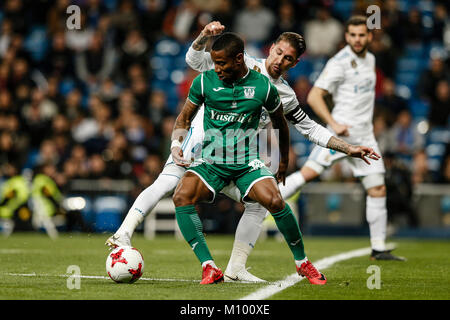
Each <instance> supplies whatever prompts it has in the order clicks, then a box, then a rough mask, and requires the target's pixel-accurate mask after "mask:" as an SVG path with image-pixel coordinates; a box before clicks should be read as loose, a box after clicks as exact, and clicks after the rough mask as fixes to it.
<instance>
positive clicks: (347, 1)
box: [332, 0, 354, 20]
mask: <svg viewBox="0 0 450 320" xmlns="http://www.w3.org/2000/svg"><path fill="white" fill-rule="evenodd" d="M353 3H354V1H353V0H340V1H334V3H333V6H332V12H333V13H334V14H335V15H337V16H338V17H339V18H341V19H342V20H347V19H348V18H349V17H350V15H351V14H352V12H353Z"/></svg>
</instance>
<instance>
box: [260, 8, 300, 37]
mask: <svg viewBox="0 0 450 320" xmlns="http://www.w3.org/2000/svg"><path fill="white" fill-rule="evenodd" d="M283 32H296V33H299V34H302V33H303V31H302V26H301V24H300V23H299V20H298V19H297V15H296V11H295V7H294V5H293V4H292V3H291V2H289V1H283V2H281V4H280V5H279V7H278V16H277V19H276V23H275V25H274V27H273V28H272V33H271V35H270V37H269V39H268V40H269V41H274V40H275V39H277V38H278V36H279V35H280V34H282V33H283Z"/></svg>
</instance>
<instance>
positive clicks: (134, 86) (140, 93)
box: [130, 77, 150, 115]
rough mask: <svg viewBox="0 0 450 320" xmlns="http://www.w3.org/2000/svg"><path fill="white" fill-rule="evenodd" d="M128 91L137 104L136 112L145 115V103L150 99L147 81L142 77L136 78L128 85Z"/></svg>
mask: <svg viewBox="0 0 450 320" xmlns="http://www.w3.org/2000/svg"><path fill="white" fill-rule="evenodd" d="M130 89H131V92H132V93H133V95H134V97H135V99H136V102H137V104H138V107H137V110H136V111H137V112H138V113H139V114H141V115H145V114H146V107H147V102H148V99H149V97H150V88H149V84H148V81H147V80H146V79H145V78H144V77H136V78H134V79H133V80H132V82H131V83H130Z"/></svg>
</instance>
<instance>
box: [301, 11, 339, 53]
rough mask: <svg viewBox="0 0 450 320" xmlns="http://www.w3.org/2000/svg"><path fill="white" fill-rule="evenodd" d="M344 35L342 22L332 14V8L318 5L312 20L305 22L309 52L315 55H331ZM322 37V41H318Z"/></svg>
mask: <svg viewBox="0 0 450 320" xmlns="http://www.w3.org/2000/svg"><path fill="white" fill-rule="evenodd" d="M343 35H344V28H343V25H342V23H341V22H339V21H338V20H337V19H335V18H333V17H332V16H331V13H330V10H329V9H328V8H327V7H325V6H321V7H318V8H317V10H316V13H315V16H314V18H313V19H312V20H310V21H308V22H306V24H305V40H306V43H307V44H308V54H309V55H311V56H314V57H329V56H331V55H333V53H335V52H336V49H337V46H338V44H339V43H340V42H341V40H342V38H343ZM317 39H320V41H317Z"/></svg>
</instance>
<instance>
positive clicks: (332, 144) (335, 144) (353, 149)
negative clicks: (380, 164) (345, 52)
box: [327, 136, 380, 164]
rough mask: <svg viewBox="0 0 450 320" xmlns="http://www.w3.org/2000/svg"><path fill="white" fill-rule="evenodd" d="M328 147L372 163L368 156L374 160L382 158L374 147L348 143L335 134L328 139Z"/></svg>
mask: <svg viewBox="0 0 450 320" xmlns="http://www.w3.org/2000/svg"><path fill="white" fill-rule="evenodd" d="M327 148H329V149H332V150H336V151H340V152H343V153H345V154H346V155H348V156H350V157H354V158H360V159H362V160H364V162H366V163H367V164H370V162H369V161H368V160H367V159H366V157H367V158H370V159H372V160H378V159H380V155H379V154H377V153H376V152H375V151H374V150H373V149H372V148H369V147H365V146H355V145H352V144H348V143H347V142H345V141H344V140H341V139H339V138H337V137H334V136H333V137H331V138H330V140H328V144H327Z"/></svg>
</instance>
